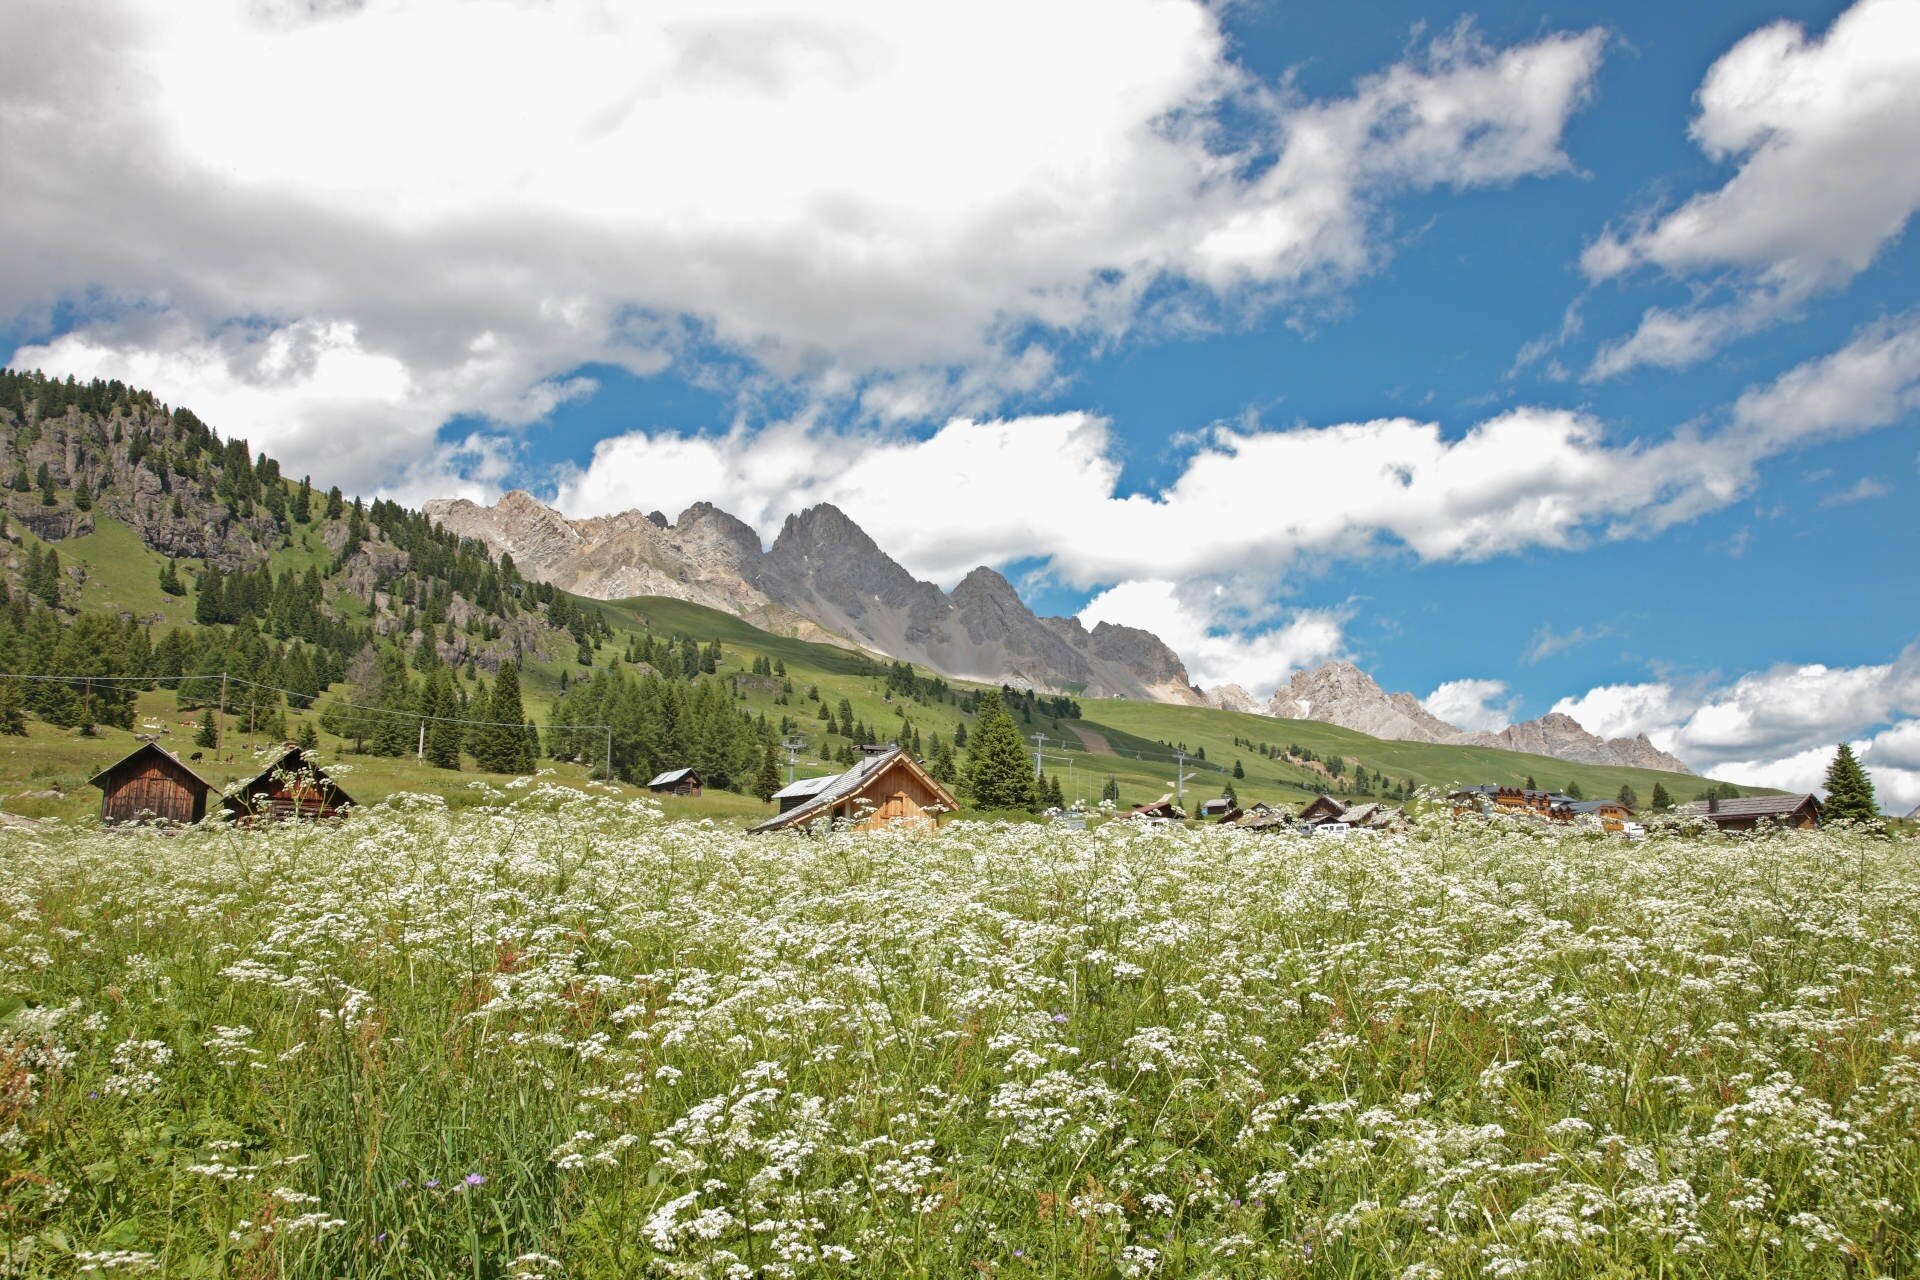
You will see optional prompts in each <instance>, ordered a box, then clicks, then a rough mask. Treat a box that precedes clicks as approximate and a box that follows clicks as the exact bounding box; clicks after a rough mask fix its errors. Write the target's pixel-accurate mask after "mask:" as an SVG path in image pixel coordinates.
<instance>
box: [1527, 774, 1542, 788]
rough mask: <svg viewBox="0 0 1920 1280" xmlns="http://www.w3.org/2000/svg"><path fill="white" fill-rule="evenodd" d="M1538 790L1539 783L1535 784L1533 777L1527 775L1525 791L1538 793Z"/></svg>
mask: <svg viewBox="0 0 1920 1280" xmlns="http://www.w3.org/2000/svg"><path fill="white" fill-rule="evenodd" d="M1539 789H1540V784H1539V783H1537V782H1535V781H1534V780H1533V775H1532V774H1528V775H1527V790H1529V791H1538V790H1539Z"/></svg>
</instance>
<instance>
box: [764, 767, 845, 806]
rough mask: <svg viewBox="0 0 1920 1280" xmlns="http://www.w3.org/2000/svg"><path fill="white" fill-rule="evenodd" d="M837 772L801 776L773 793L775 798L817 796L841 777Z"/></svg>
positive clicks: (787, 798)
mask: <svg viewBox="0 0 1920 1280" xmlns="http://www.w3.org/2000/svg"><path fill="white" fill-rule="evenodd" d="M839 777H840V775H839V774H837V773H828V774H822V775H821V776H820V777H818V778H799V779H796V780H795V781H793V782H789V783H788V784H787V785H786V786H784V787H782V788H780V789H779V790H778V791H776V792H774V793H773V797H772V798H773V799H775V800H804V799H805V798H806V797H808V796H817V795H819V794H820V793H821V792H822V791H824V790H826V789H827V788H828V787H830V786H832V785H833V784H834V782H836V781H837V780H838V779H839Z"/></svg>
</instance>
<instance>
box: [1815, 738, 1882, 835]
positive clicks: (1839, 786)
mask: <svg viewBox="0 0 1920 1280" xmlns="http://www.w3.org/2000/svg"><path fill="white" fill-rule="evenodd" d="M1821 816H1822V818H1824V819H1825V820H1826V821H1828V822H1838V821H1842V820H1851V821H1854V822H1867V821H1871V820H1872V819H1874V818H1877V817H1879V816H1880V805H1879V803H1878V802H1877V801H1876V800H1875V799H1874V795H1873V779H1872V778H1870V777H1868V776H1867V771H1866V770H1865V769H1862V768H1861V767H1860V762H1859V761H1858V760H1856V759H1854V755H1853V748H1852V747H1850V746H1848V745H1847V744H1846V743H1844V742H1843V743H1841V744H1840V746H1839V749H1838V750H1836V751H1835V752H1834V753H1833V763H1831V764H1829V765H1828V766H1827V802H1826V804H1825V805H1824V806H1823V807H1822V809H1821Z"/></svg>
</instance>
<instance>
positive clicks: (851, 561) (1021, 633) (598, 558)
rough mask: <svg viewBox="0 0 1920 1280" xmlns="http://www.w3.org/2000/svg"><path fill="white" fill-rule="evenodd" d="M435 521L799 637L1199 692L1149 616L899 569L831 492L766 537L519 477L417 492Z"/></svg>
mask: <svg viewBox="0 0 1920 1280" xmlns="http://www.w3.org/2000/svg"><path fill="white" fill-rule="evenodd" d="M426 512H427V515H428V516H429V517H430V518H431V519H433V520H434V521H435V522H437V523H439V524H441V525H443V526H445V527H446V528H449V529H451V530H453V531H454V532H456V533H460V534H462V535H465V536H469V537H474V538H478V539H480V540H481V541H483V542H485V543H486V544H487V545H488V546H490V547H492V548H493V549H494V550H496V551H500V552H505V553H508V554H511V555H512V556H513V561H514V564H515V565H516V566H518V567H519V569H520V571H521V572H522V573H524V574H526V575H527V576H529V577H532V578H537V579H539V580H541V581H543V582H551V583H553V584H554V585H555V586H558V587H562V588H564V589H566V590H568V591H571V592H573V593H575V594H577V595H583V596H590V597H593V598H595V599H602V600H612V599H620V598H623V597H626V596H635V595H663V596H669V597H671V598H674V599H678V600H688V601H691V602H693V603H695V604H701V605H706V606H707V607H708V608H712V609H719V610H721V611H723V612H726V613H730V614H733V615H734V616H736V617H740V618H744V619H745V620H746V621H748V622H751V623H753V624H754V625H755V626H758V627H762V628H765V629H767V630H771V631H777V632H781V633H783V634H788V635H801V636H805V637H808V638H820V637H823V636H837V637H841V638H844V639H847V640H851V641H853V642H854V643H856V644H859V645H861V646H862V647H864V648H867V649H870V650H872V651H874V652H875V653H879V654H884V655H886V656H888V657H894V658H902V659H906V660H907V661H911V662H918V663H920V664H922V665H924V666H928V667H931V668H933V669H934V670H936V671H941V672H944V673H946V674H947V675H950V676H956V677H961V678H965V679H976V680H985V681H991V682H995V683H1004V684H1015V685H1020V686H1024V687H1030V688H1036V689H1044V690H1051V691H1060V692H1072V693H1082V694H1085V695H1087V696H1089V697H1115V696H1118V697H1130V698H1148V699H1152V700H1155V701H1163V702H1185V703H1198V702H1200V701H1201V695H1200V693H1199V691H1198V690H1196V689H1194V688H1193V687H1192V686H1191V684H1190V683H1189V682H1188V679H1187V672H1186V668H1185V667H1184V666H1183V665H1182V664H1181V662H1180V658H1179V656H1178V655H1177V654H1175V653H1174V652H1173V651H1172V650H1171V649H1169V648H1168V647H1167V646H1166V645H1165V644H1164V643H1162V642H1161V640H1160V639H1159V638H1158V637H1157V636H1154V635H1152V634H1151V633H1149V632H1146V631H1140V630H1138V629H1136V628H1132V627H1116V626H1112V625H1110V624H1107V623H1101V624H1100V625H1098V626H1096V627H1095V628H1094V629H1093V630H1092V631H1091V632H1088V631H1087V630H1086V629H1085V628H1084V627H1082V626H1081V625H1080V623H1079V622H1078V621H1076V620H1074V619H1070V618H1045V619H1042V618H1037V617H1035V616H1034V614H1033V611H1032V610H1031V609H1029V608H1027V606H1026V604H1025V602H1023V601H1022V600H1021V599H1020V596H1019V593H1018V592H1016V591H1015V590H1014V589H1013V585H1012V584H1011V583H1009V582H1008V581H1007V580H1006V579H1005V578H1004V577H1002V576H1001V575H1000V574H998V573H996V572H994V571H993V570H992V569H988V568H984V567H983V568H979V569H975V570H974V571H973V572H972V573H970V574H968V575H967V576H966V578H964V579H963V580H962V581H961V582H960V583H959V584H958V585H957V586H955V587H954V589H953V591H952V592H951V593H949V592H944V591H942V590H940V588H939V587H937V586H935V585H934V584H933V583H931V582H922V581H920V580H919V579H917V578H915V577H914V576H913V575H912V574H911V573H909V572H907V570H906V569H905V568H903V567H902V566H901V565H900V564H899V562H898V561H896V560H894V559H893V558H892V557H891V556H889V555H888V554H887V553H886V552H885V551H884V550H882V549H881V547H880V546H879V545H878V544H877V543H875V542H874V540H873V539H872V538H871V537H869V536H868V535H867V533H866V531H865V530H863V529H862V528H861V527H860V526H859V525H858V524H856V523H855V522H854V521H853V520H852V519H850V518H849V517H848V516H847V514H846V513H845V512H843V511H841V510H840V509H839V508H837V507H834V506H832V505H830V504H826V503H822V504H820V505H818V506H814V507H809V508H808V509H807V510H805V511H802V512H799V513H797V514H795V515H791V516H789V517H787V520H786V523H785V524H784V525H783V526H782V527H781V529H780V532H779V534H778V536H776V537H775V538H774V540H773V545H772V546H770V547H768V548H766V549H765V550H764V551H763V550H762V549H761V546H760V539H759V536H758V535H757V534H756V533H755V532H754V530H753V529H752V528H751V527H750V526H749V525H747V524H746V523H745V522H743V521H741V520H739V519H736V518H735V517H734V516H731V515H729V514H728V513H726V512H725V511H722V510H720V509H719V508H718V507H715V506H713V505H712V504H711V503H704V502H702V503H696V504H694V505H693V506H691V507H689V508H687V509H686V510H685V511H683V512H682V513H681V514H680V518H679V519H677V520H675V521H673V522H672V523H670V524H668V523H665V522H664V521H663V520H662V519H661V518H660V517H659V515H658V513H657V512H656V513H654V514H653V515H642V514H640V513H639V512H637V511H629V512H624V513H622V514H620V515H615V516H600V517H595V518H593V519H586V520H569V519H567V518H566V517H564V516H562V515H560V514H559V513H558V512H556V511H554V510H553V509H552V508H550V507H548V506H546V505H545V504H544V503H542V502H540V501H539V500H537V499H535V498H533V497H532V496H530V495H528V494H525V493H519V492H515V493H509V494H507V495H506V496H505V497H503V498H502V499H501V500H500V501H499V502H498V503H497V504H495V505H494V506H491V507H483V506H479V505H478V504H475V503H473V502H469V501H466V500H464V499H459V500H453V501H447V500H436V501H432V502H429V503H427V504H426Z"/></svg>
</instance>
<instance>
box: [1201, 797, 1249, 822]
mask: <svg viewBox="0 0 1920 1280" xmlns="http://www.w3.org/2000/svg"><path fill="white" fill-rule="evenodd" d="M1240 813H1241V809H1240V806H1239V805H1237V804H1235V803H1234V802H1233V801H1231V800H1229V799H1227V798H1226V797H1225V796H1218V797H1216V798H1214V799H1212V800H1203V801H1201V803H1200V813H1199V816H1200V817H1201V818H1203V819H1206V818H1211V819H1213V820H1214V821H1216V822H1232V821H1233V820H1234V819H1235V818H1238V817H1239V816H1240Z"/></svg>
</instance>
